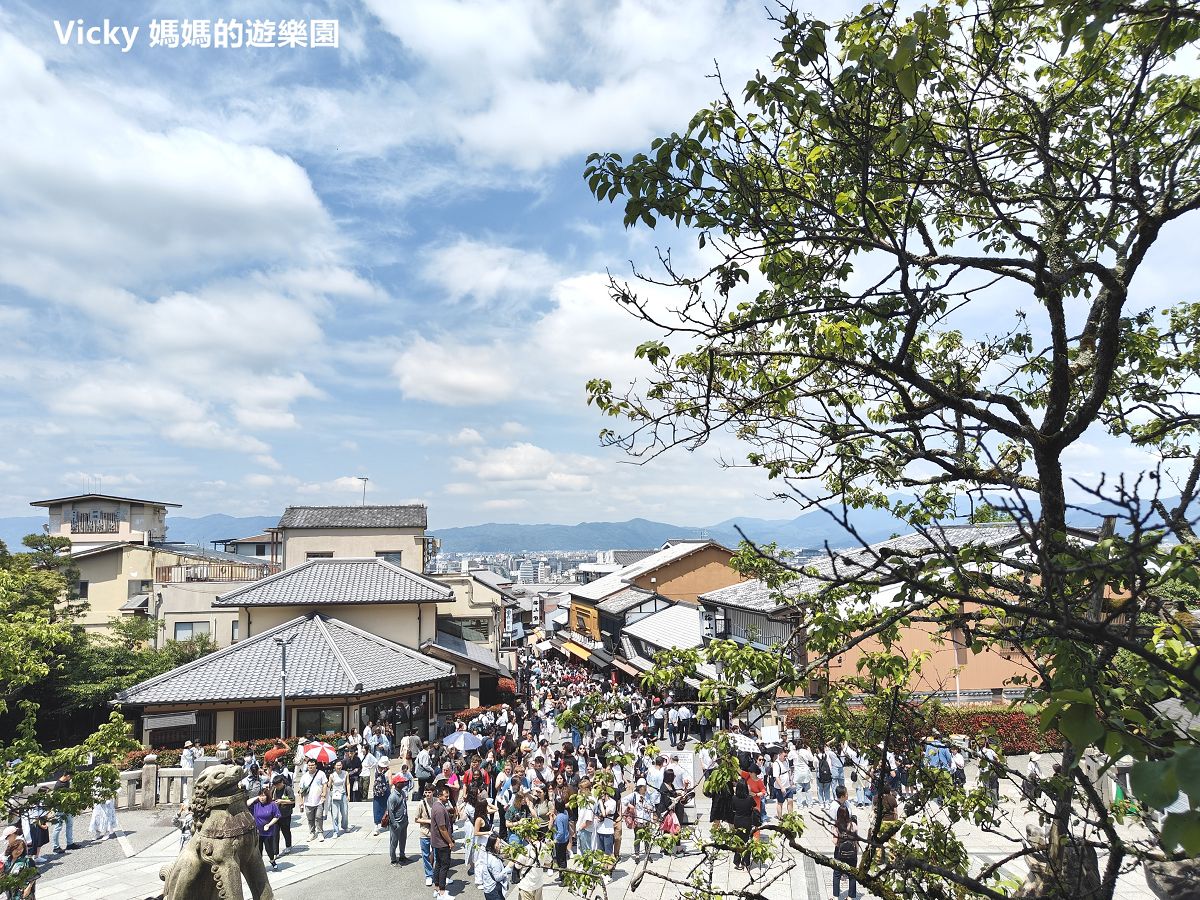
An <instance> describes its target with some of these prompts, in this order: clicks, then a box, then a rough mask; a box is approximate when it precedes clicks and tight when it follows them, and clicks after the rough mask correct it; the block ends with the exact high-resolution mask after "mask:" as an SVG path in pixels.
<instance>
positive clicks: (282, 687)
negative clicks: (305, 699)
mask: <svg viewBox="0 0 1200 900" xmlns="http://www.w3.org/2000/svg"><path fill="white" fill-rule="evenodd" d="M293 637H295V635H290V636H288V637H286V638H284V637H277V638H275V643H276V644H278V645H279V652H280V655H281V659H280V663H279V737H280V739H281V740H283V739H285V738H287V645H288V644H290V643H291V642H292V638H293Z"/></svg>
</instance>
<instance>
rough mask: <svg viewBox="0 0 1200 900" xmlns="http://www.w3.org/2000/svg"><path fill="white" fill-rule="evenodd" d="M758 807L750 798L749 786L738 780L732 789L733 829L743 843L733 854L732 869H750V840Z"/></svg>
mask: <svg viewBox="0 0 1200 900" xmlns="http://www.w3.org/2000/svg"><path fill="white" fill-rule="evenodd" d="M757 819H758V807H757V806H756V805H755V803H754V798H753V797H752V796H750V786H749V785H748V784H746V782H745V781H744V780H740V781H738V782H737V784H735V785H734V788H733V827H734V830H735V831H736V832H737V836H738V838H739V839H740V840H741V841H742V842H743V848H742V851H741V852H740V853H736V854H734V857H733V867H734V868H735V869H748V868H749V867H750V840H751V837H752V835H753V831H754V827H755V825H756V824H757Z"/></svg>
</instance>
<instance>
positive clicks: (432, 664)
mask: <svg viewBox="0 0 1200 900" xmlns="http://www.w3.org/2000/svg"><path fill="white" fill-rule="evenodd" d="M277 637H278V638H283V639H285V640H287V641H288V645H287V656H288V663H287V676H288V679H287V693H288V698H289V699H303V698H306V697H313V698H316V697H352V696H357V695H359V694H371V693H376V692H379V691H386V690H391V689H393V688H401V687H407V686H409V685H417V684H426V683H429V682H433V681H437V680H439V679H441V678H445V677H446V676H448V675H452V674H454V667H453V666H451V665H450V664H448V663H445V662H442V661H440V660H436V659H431V658H430V657H428V656H426V655H425V654H423V653H420V652H418V651H416V650H413V649H411V648H409V647H402V646H400V645H399V644H396V643H393V642H392V641H389V640H385V639H384V638H381V637H378V636H376V635H373V634H370V633H368V632H366V631H363V630H361V629H359V628H355V627H354V626H353V625H348V624H346V623H345V622H342V621H341V620H339V619H330V618H326V617H325V616H320V615H316V614H315V613H314V614H310V615H307V616H300V617H297V618H295V619H292V620H291V621H288V622H284V623H283V624H282V625H277V626H276V627H274V628H271V629H269V630H267V631H264V632H263V633H262V634H259V635H255V636H254V637H252V638H247V639H246V640H244V641H240V642H239V643H236V644H234V645H232V646H230V647H226V648H225V649H224V650H219V651H217V652H216V653H211V654H209V655H208V656H202V657H201V658H200V659H198V660H195V661H194V662H190V663H187V664H186V665H183V666H180V667H179V668H177V669H172V670H171V671H170V672H166V673H164V674H162V675H159V676H158V677H157V678H151V679H150V680H149V681H143V682H142V683H141V684H136V685H134V686H133V687H131V688H128V689H127V690H124V691H121V692H120V693H119V694H117V696H116V698H115V699H114V700H113V703H123V704H130V705H137V706H144V705H147V704H159V703H212V702H223V701H237V700H274V699H278V697H279V687H280V683H279V664H280V647H279V645H278V644H276V643H275V638H277Z"/></svg>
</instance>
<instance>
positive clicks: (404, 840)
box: [387, 772, 411, 866]
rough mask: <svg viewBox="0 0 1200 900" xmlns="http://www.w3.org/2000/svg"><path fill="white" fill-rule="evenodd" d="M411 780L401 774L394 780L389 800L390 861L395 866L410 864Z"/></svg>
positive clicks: (404, 774)
mask: <svg viewBox="0 0 1200 900" xmlns="http://www.w3.org/2000/svg"><path fill="white" fill-rule="evenodd" d="M410 783H411V779H410V778H409V777H408V775H407V774H406V773H404V772H401V773H400V774H399V775H397V776H396V777H395V778H393V779H392V791H391V793H390V794H388V798H387V819H388V859H389V860H391V863H392V865H393V866H398V865H400V863H403V862H408V856H407V855H406V854H405V852H404V851H405V848H406V847H407V845H408V791H409V784H410Z"/></svg>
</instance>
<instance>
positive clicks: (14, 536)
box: [0, 501, 1170, 553]
mask: <svg viewBox="0 0 1200 900" xmlns="http://www.w3.org/2000/svg"><path fill="white" fill-rule="evenodd" d="M1168 505H1170V503H1169V501H1168ZM1108 511H1109V510H1108V509H1107V508H1105V506H1104V505H1103V504H1096V505H1095V506H1092V507H1087V508H1085V510H1083V511H1078V512H1077V513H1076V514H1075V515H1074V516H1073V521H1074V522H1075V523H1076V524H1078V525H1084V526H1088V527H1095V526H1096V525H1098V524H1099V520H1098V519H1097V515H1099V514H1103V513H1105V512H1108ZM45 521H46V519H45V517H42V516H14V517H11V518H0V540H3V541H4V542H5V543H6V544H7V545H8V546H9V547H10V548H11V549H13V550H19V549H20V548H21V538H22V537H23V536H24V535H26V534H31V533H38V532H41V530H42V525H43V524H44V523H45ZM276 521H277V518H276V517H274V516H227V515H224V514H221V513H217V514H214V515H208V516H200V517H198V518H189V517H186V516H170V517H169V518H168V519H167V532H168V533H167V537H168V538H169V539H170V540H172V541H182V542H184V543H187V544H199V545H201V546H210V545H211V542H212V541H214V540H221V539H227V538H234V537H248V536H250V535H253V534H258V533H259V532H261V531H262V530H263V529H264V528H269V527H270V526H272V525H274V524H275V523H276ZM853 521H854V525H855V528H856V529H857V530H858V532H859V535H860V537H861V538H862V539H863V540H865V541H868V542H874V541H881V540H885V539H886V538H889V537H891V536H892V535H893V534H899V533H902V532H905V531H907V530H908V527H907V526H906V525H904V524H903V523H902V522H900V521H899V520H898V519H896V518H895V517H893V516H892V515H891V514H890V513H887V512H884V511H881V510H876V509H862V510H856V511H855V512H854V514H853ZM739 529H741V533H739ZM429 533H430V534H431V535H433V536H434V537H438V538H441V541H442V550H443V552H446V553H521V552H525V551H529V552H542V551H548V550H576V551H587V550H638V549H651V548H654V547H661V546H662V545H663V544H664V543H665V542H666V541H669V540H672V539H675V538H697V537H707V538H711V539H712V540H714V541H717V542H718V543H721V544H724V545H725V546H727V547H736V546H737V544H738V542H739V541H741V539H742V536H743V535H744V536H745V537H747V538H749V539H750V540H752V541H754V542H755V543H759V544H766V543H771V542H774V543H776V544H778V545H779V546H780V547H786V548H790V549H809V550H815V549H820V548H821V547H824V546H825V545H826V543H828V545H829V546H831V547H846V546H851V545H853V544H854V543H855V541H854V539H853V538H851V537H850V536H848V535H847V534H846V532H845V531H843V530H842V528H841V527H840V526H839V525H838V524H837V523H836V522H835V521H834V520H833V519H832V518H830V516H829V515H828V514H827V513H824V512H821V511H820V510H816V511H812V512H807V513H804V514H803V515H800V516H797V517H796V518H794V519H753V518H740V517H738V518H732V519H725V520H724V521H722V522H717V523H715V524H712V525H704V526H694V525H673V524H671V523H668V522H653V521H650V520H649V519H629V520H628V521H625V522H581V523H579V524H578V525H554V524H549V523H547V524H542V525H518V524H511V523H500V522H491V523H487V524H485V525H466V526H462V527H458V528H434V529H431V530H430V532H429Z"/></svg>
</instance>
